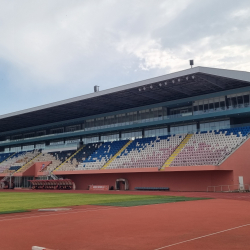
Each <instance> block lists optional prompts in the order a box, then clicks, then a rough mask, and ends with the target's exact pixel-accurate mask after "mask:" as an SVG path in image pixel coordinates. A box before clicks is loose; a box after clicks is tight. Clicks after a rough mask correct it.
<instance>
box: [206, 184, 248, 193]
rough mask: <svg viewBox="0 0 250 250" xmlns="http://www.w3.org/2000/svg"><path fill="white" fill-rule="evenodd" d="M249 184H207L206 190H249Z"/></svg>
mask: <svg viewBox="0 0 250 250" xmlns="http://www.w3.org/2000/svg"><path fill="white" fill-rule="evenodd" d="M249 191H250V185H249V184H243V185H240V184H234V185H219V186H208V187H207V192H249Z"/></svg>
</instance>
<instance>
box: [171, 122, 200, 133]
mask: <svg viewBox="0 0 250 250" xmlns="http://www.w3.org/2000/svg"><path fill="white" fill-rule="evenodd" d="M196 130H197V128H196V124H188V125H182V126H175V127H170V132H171V134H173V133H174V134H183V133H192V132H195V131H196Z"/></svg>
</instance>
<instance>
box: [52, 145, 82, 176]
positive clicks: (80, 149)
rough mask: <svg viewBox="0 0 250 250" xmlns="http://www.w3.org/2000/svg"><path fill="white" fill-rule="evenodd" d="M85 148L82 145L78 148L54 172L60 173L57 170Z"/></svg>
mask: <svg viewBox="0 0 250 250" xmlns="http://www.w3.org/2000/svg"><path fill="white" fill-rule="evenodd" d="M84 147H85V145H83V146H82V147H80V148H79V149H78V150H77V151H76V152H75V153H74V154H73V155H71V156H70V157H69V158H68V159H66V160H65V161H64V162H62V163H61V164H60V165H59V166H58V167H57V168H56V169H54V171H60V170H59V168H60V167H61V166H62V165H63V164H64V163H66V162H67V161H69V160H70V159H71V158H73V157H74V156H75V155H76V154H78V153H79V152H80V151H82V149H83V148H84Z"/></svg>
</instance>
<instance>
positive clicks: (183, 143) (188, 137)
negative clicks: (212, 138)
mask: <svg viewBox="0 0 250 250" xmlns="http://www.w3.org/2000/svg"><path fill="white" fill-rule="evenodd" d="M192 136H193V134H187V135H186V137H185V138H184V139H183V141H182V142H181V143H180V144H179V146H178V147H177V148H176V149H175V151H174V152H173V153H172V154H171V155H170V156H169V158H168V159H167V160H166V162H165V163H164V164H163V166H162V167H161V169H160V170H161V171H163V170H164V169H165V168H166V167H169V166H170V164H171V163H172V162H173V161H174V159H175V158H176V157H177V155H178V154H179V153H180V152H181V150H182V149H183V148H184V147H185V146H186V144H187V143H188V141H189V139H190V138H191V137H192Z"/></svg>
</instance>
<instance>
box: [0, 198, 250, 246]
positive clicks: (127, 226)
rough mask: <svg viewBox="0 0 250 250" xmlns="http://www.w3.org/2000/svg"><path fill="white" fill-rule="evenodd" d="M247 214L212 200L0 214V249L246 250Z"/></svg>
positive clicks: (244, 206)
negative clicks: (41, 247) (32, 247)
mask: <svg viewBox="0 0 250 250" xmlns="http://www.w3.org/2000/svg"><path fill="white" fill-rule="evenodd" d="M249 211H250V203H249V202H248V201H242V200H233V199H212V200H199V201H188V202H177V203H168V204H158V205H147V206H139V207H128V208H121V207H119V208H117V207H102V206H81V207H79V208H77V209H73V210H71V211H69V212H55V213H53V212H48V213H41V212H40V213H38V212H33V213H32V212H31V213H25V214H18V215H17V214H16V215H14V214H13V215H5V216H4V215H2V216H0V225H1V226H0V235H1V243H0V246H1V247H0V249H4V250H16V249H18V250H30V249H31V246H32V245H38V246H43V247H47V248H51V249H55V250H112V249H114V250H117V249H119V250H125V249H126V250H127V249H129V250H138V249H139V250H140V249H142V250H144V249H145V250H156V249H158V250H160V249H173V250H180V249H187V250H191V249H192V250H193V249H204V250H206V249H227V250H231V249H243V250H244V249H250V247H249V246H250V237H249V234H250V212H249ZM233 228H234V229H233ZM225 230H226V231H225ZM211 234H212V235H211Z"/></svg>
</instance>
